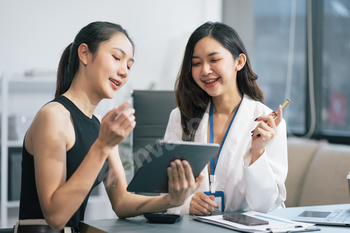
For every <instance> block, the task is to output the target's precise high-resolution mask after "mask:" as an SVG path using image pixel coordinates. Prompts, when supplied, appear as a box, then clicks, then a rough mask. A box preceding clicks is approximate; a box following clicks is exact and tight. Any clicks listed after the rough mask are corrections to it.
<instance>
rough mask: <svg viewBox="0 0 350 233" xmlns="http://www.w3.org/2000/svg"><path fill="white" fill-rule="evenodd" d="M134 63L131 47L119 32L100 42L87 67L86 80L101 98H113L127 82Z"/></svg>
mask: <svg viewBox="0 0 350 233" xmlns="http://www.w3.org/2000/svg"><path fill="white" fill-rule="evenodd" d="M133 63H134V59H133V46H132V44H131V42H130V41H129V39H128V38H127V37H126V36H125V35H124V34H123V33H120V32H116V33H114V35H112V37H111V38H110V39H109V40H108V41H105V42H102V43H101V44H100V46H99V49H98V51H97V53H96V54H95V56H91V59H90V62H89V65H88V66H87V69H88V72H87V75H88V76H89V77H88V80H89V81H91V83H92V84H93V85H92V87H93V88H97V89H98V90H99V92H100V95H101V97H102V98H113V97H114V95H115V93H116V91H117V90H119V89H120V88H121V87H122V86H123V85H124V84H125V83H126V82H127V80H128V77H129V71H130V68H131V66H132V65H133Z"/></svg>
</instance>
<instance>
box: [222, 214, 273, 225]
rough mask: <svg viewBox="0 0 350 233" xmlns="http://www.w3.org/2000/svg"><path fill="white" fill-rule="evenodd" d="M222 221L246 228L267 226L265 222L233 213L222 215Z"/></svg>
mask: <svg viewBox="0 0 350 233" xmlns="http://www.w3.org/2000/svg"><path fill="white" fill-rule="evenodd" d="M222 218H223V219H225V220H228V221H231V222H235V223H239V224H243V225H246V226H257V225H267V224H269V222H268V221H265V220H261V219H258V218H254V217H252V216H248V215H245V214H240V213H233V214H224V215H223V216H222Z"/></svg>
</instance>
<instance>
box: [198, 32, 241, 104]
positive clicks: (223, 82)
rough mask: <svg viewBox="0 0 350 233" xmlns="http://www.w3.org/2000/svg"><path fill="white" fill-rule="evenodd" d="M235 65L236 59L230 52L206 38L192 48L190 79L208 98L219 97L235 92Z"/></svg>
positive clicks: (213, 40) (210, 38)
mask: <svg viewBox="0 0 350 233" xmlns="http://www.w3.org/2000/svg"><path fill="white" fill-rule="evenodd" d="M237 64H238V59H234V57H233V56H232V54H231V53H230V51H228V50H227V49H226V48H224V47H223V46H222V45H221V44H220V43H219V42H218V41H217V40H215V39H214V38H212V37H210V36H207V37H204V38H202V39H201V40H199V41H198V42H197V44H196V45H195V47H194V51H193V56H192V77H193V79H194V81H195V82H196V83H197V85H198V86H199V87H200V88H202V89H203V90H204V91H205V92H207V93H208V94H209V95H210V96H212V97H215V96H220V95H222V94H224V93H225V92H226V91H234V90H236V76H237V69H238V68H237ZM232 88H233V89H232Z"/></svg>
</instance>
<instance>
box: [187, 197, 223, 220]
mask: <svg viewBox="0 0 350 233" xmlns="http://www.w3.org/2000/svg"><path fill="white" fill-rule="evenodd" d="M214 199H215V197H214V196H208V195H206V194H204V193H203V192H197V193H196V194H195V195H194V196H193V197H192V199H191V202H190V214H195V215H208V214H211V213H212V212H213V211H214V210H215V208H219V206H218V204H216V203H215V202H214Z"/></svg>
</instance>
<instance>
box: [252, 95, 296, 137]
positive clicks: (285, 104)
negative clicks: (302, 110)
mask: <svg viewBox="0 0 350 233" xmlns="http://www.w3.org/2000/svg"><path fill="white" fill-rule="evenodd" d="M289 103H290V100H289V99H286V100H285V101H284V102H283V104H282V105H281V107H282V110H283V109H284V108H285V107H287V105H288V104H289ZM277 114H278V110H277V111H276V112H275V113H274V114H273V115H272V118H273V119H275V118H276V117H277ZM257 137H258V135H255V136H254V137H253V140H254V139H255V138H257Z"/></svg>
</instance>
